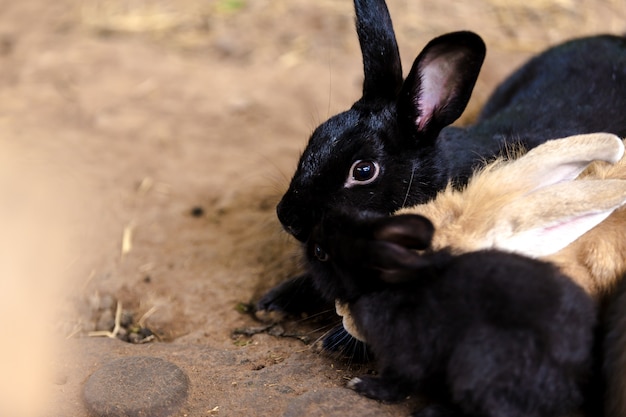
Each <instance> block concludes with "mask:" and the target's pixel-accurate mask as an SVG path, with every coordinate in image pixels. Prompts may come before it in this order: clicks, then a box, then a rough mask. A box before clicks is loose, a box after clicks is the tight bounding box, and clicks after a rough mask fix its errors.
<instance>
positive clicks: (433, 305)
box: [307, 214, 595, 417]
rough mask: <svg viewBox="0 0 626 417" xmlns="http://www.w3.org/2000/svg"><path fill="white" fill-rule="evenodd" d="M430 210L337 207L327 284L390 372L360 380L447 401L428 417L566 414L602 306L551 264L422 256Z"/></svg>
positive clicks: (316, 251) (315, 247)
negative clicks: (402, 212)
mask: <svg viewBox="0 0 626 417" xmlns="http://www.w3.org/2000/svg"><path fill="white" fill-rule="evenodd" d="M432 233H433V230H432V225H431V224H430V222H429V221H428V220H427V219H425V218H424V217H421V216H416V215H406V216H394V217H383V218H377V217H375V216H374V217H373V216H369V215H363V214H357V215H354V214H353V215H351V216H344V215H334V214H327V216H326V217H325V219H324V220H323V222H322V223H321V225H319V226H318V227H316V228H314V230H313V234H312V237H311V241H310V242H309V244H308V250H307V253H308V256H309V258H310V259H311V264H312V265H313V266H314V267H315V271H314V272H315V273H314V275H313V276H314V277H315V283H316V285H317V287H318V288H319V289H320V290H321V291H324V292H325V293H326V294H327V295H328V296H331V297H337V298H338V299H340V300H342V301H344V302H347V303H349V305H350V311H351V313H352V317H353V319H354V322H355V324H356V326H357V329H358V330H359V332H360V333H361V334H362V335H363V336H364V337H365V339H366V340H367V343H368V345H369V346H370V348H371V349H372V351H373V353H374V354H375V356H376V357H377V359H378V365H379V369H380V371H379V375H378V376H375V377H373V376H363V377H360V378H358V379H355V380H353V381H352V382H351V383H350V384H349V385H350V386H351V388H353V389H355V390H356V391H357V392H359V393H360V394H362V395H365V396H367V397H371V398H374V399H378V400H384V401H400V400H403V399H404V398H406V396H408V395H410V394H413V393H416V392H418V393H423V394H426V395H430V396H431V397H432V398H433V399H435V400H436V401H437V403H436V405H434V406H429V407H428V408H426V409H424V410H421V411H419V412H417V413H416V414H415V415H419V416H485V417H491V416H493V417H496V416H497V417H502V416H507V417H518V416H519V417H522V416H523V417H559V416H565V415H566V414H567V413H568V412H572V411H576V410H577V409H578V408H579V407H580V406H581V405H582V403H583V392H582V391H583V389H584V386H585V382H586V379H587V378H588V377H589V374H590V371H591V349H592V344H593V328H594V324H595V307H594V303H593V301H592V300H591V298H590V297H589V296H588V295H587V294H586V293H585V292H584V291H583V290H582V288H580V287H578V286H577V285H576V284H575V283H574V282H573V281H572V280H571V279H569V278H568V277H566V276H564V275H562V274H561V273H560V272H559V270H558V269H557V268H556V267H555V266H553V265H551V264H549V263H546V262H541V261H537V260H532V259H530V258H526V257H523V256H519V255H514V254H509V253H504V252H499V251H495V250H485V251H480V252H473V253H465V254H462V255H453V254H451V253H450V252H448V251H438V252H428V251H422V252H421V253H419V252H417V251H415V250H413V248H417V249H424V248H425V247H427V246H428V244H429V242H430V239H431V237H432Z"/></svg>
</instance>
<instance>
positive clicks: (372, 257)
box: [362, 241, 431, 284]
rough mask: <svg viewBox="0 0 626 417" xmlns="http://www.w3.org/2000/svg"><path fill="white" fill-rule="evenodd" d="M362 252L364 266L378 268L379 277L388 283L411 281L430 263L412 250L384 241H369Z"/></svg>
mask: <svg viewBox="0 0 626 417" xmlns="http://www.w3.org/2000/svg"><path fill="white" fill-rule="evenodd" d="M362 254H363V255H364V256H363V259H364V261H363V264H364V266H366V267H368V268H372V269H376V270H378V271H379V273H380V274H379V277H380V279H381V280H382V281H384V282H387V283H390V284H393V283H400V282H408V281H412V280H414V279H415V278H416V276H417V275H416V274H417V273H419V271H420V270H422V269H424V268H428V267H429V266H430V265H431V261H430V259H428V258H426V257H423V256H422V255H420V254H418V253H417V252H415V251H414V250H412V249H409V248H407V247H406V246H402V245H398V244H395V243H391V242H385V241H374V242H369V244H368V246H367V250H365V251H363V252H362Z"/></svg>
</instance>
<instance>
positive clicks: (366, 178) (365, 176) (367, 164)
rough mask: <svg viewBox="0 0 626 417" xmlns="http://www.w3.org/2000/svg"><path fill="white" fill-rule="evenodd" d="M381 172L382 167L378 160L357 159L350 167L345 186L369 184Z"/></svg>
mask: <svg viewBox="0 0 626 417" xmlns="http://www.w3.org/2000/svg"><path fill="white" fill-rule="evenodd" d="M379 172H380V167H379V166H378V163H377V162H376V161H363V160H358V161H355V162H354V163H353V164H352V167H350V174H349V175H348V179H347V180H346V183H345V187H352V186H353V185H365V184H369V183H371V182H372V181H374V180H375V179H376V178H377V177H378V174H379Z"/></svg>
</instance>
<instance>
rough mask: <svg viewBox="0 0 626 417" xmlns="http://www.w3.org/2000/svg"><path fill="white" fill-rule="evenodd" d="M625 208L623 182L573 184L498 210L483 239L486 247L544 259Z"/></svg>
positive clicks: (544, 190)
mask: <svg viewBox="0 0 626 417" xmlns="http://www.w3.org/2000/svg"><path fill="white" fill-rule="evenodd" d="M625 204H626V180H618V179H609V180H593V179H590V180H577V181H571V182H564V183H559V184H555V185H552V186H548V187H543V188H541V189H539V190H537V191H534V192H531V193H529V194H527V195H525V196H523V197H521V198H518V199H516V200H515V201H514V202H512V203H511V204H509V205H508V206H506V207H504V208H503V209H502V211H501V212H500V213H499V214H498V216H497V217H498V218H497V220H496V222H495V226H494V227H493V229H492V230H490V231H489V233H488V235H487V239H486V242H488V243H487V246H491V247H495V248H498V249H503V250H508V251H513V252H517V253H522V254H524V255H527V256H532V257H540V256H547V255H550V254H553V253H555V252H558V251H559V250H561V249H563V248H564V247H566V246H567V245H569V244H570V243H572V242H573V241H575V240H576V239H578V238H579V237H580V236H582V235H583V234H585V233H586V232H587V231H589V230H591V229H592V228H593V227H595V226H596V225H598V224H599V223H601V222H602V221H603V220H604V219H606V218H607V217H608V216H609V215H611V213H613V211H615V210H617V209H618V208H620V207H622V206H623V205H625Z"/></svg>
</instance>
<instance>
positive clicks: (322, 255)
mask: <svg viewBox="0 0 626 417" xmlns="http://www.w3.org/2000/svg"><path fill="white" fill-rule="evenodd" d="M313 253H314V254H315V257H316V258H317V259H318V260H320V261H322V262H326V261H327V260H328V254H327V253H326V251H325V250H324V249H322V247H321V246H320V245H315V247H314V248H313Z"/></svg>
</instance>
